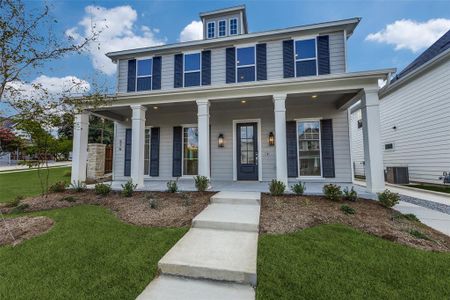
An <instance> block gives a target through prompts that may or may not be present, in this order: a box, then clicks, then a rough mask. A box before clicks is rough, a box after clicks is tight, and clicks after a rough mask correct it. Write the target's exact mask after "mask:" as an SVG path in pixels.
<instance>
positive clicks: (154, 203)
mask: <svg viewBox="0 0 450 300" xmlns="http://www.w3.org/2000/svg"><path fill="white" fill-rule="evenodd" d="M145 199H147V201H148V205H149V206H150V208H151V209H157V208H158V199H157V198H156V197H155V196H154V195H153V193H147V194H145Z"/></svg>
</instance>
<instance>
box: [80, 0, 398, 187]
mask: <svg viewBox="0 0 450 300" xmlns="http://www.w3.org/2000/svg"><path fill="white" fill-rule="evenodd" d="M200 18H201V20H202V22H203V36H204V38H203V39H202V40H197V41H189V42H182V43H176V44H167V45H162V46H156V47H148V48H138V49H129V50H123V51H117V52H111V53H108V54H107V56H108V57H109V58H111V60H112V61H113V62H114V63H116V64H117V93H116V94H115V95H113V101H112V103H111V104H110V105H108V106H107V107H101V108H96V109H93V110H91V111H86V112H84V113H81V114H79V115H77V117H76V122H75V125H76V126H75V135H74V151H73V167H72V181H73V180H75V181H76V180H81V181H82V180H84V179H85V172H86V156H87V154H86V143H87V127H88V114H89V113H94V114H96V115H99V116H102V117H105V118H109V119H112V120H114V121H115V139H114V162H113V180H114V181H125V180H129V179H132V181H133V182H134V183H136V184H138V185H139V186H141V187H144V186H145V185H146V184H150V183H151V182H152V181H156V180H164V181H167V180H170V179H174V178H178V177H181V178H192V177H193V176H195V175H203V176H207V177H208V178H210V179H211V184H212V187H213V188H214V183H215V182H233V181H244V180H246V181H270V180H272V179H278V180H280V181H283V182H285V183H286V184H287V183H288V181H293V180H295V181H298V180H301V181H305V182H309V181H312V182H320V183H327V182H336V183H351V182H352V163H351V161H352V160H351V151H350V139H349V120H348V118H349V116H348V112H347V109H348V107H350V105H352V104H353V103H355V101H357V100H359V99H361V98H362V99H363V100H362V110H363V123H364V130H365V139H364V144H365V146H366V149H368V151H367V153H366V173H367V174H366V175H367V178H368V182H367V188H368V190H369V191H372V192H374V191H380V190H382V189H383V188H384V180H383V164H382V153H381V149H380V147H374V146H373V145H379V144H380V133H379V130H380V117H379V112H378V105H379V99H378V80H379V79H385V78H386V77H387V76H388V74H389V73H392V72H393V71H394V70H392V69H388V70H375V71H363V72H347V46H346V45H347V40H348V39H349V38H350V37H351V36H352V34H353V31H354V29H355V27H356V26H357V25H358V23H359V22H360V18H352V19H346V20H338V21H332V22H325V23H319V24H311V25H303V26H298V27H291V28H284V29H277V30H270V31H263V32H256V33H250V32H249V31H248V25H247V16H246V11H245V7H244V6H238V7H232V8H226V9H220V10H216V11H212V12H206V13H201V14H200Z"/></svg>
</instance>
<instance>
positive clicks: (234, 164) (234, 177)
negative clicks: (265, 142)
mask: <svg viewBox="0 0 450 300" xmlns="http://www.w3.org/2000/svg"><path fill="white" fill-rule="evenodd" d="M239 123H256V124H257V125H256V126H257V128H258V181H262V155H261V150H262V148H261V145H262V144H261V143H262V142H261V119H242V120H233V142H232V143H233V181H237V153H236V152H237V132H236V125H237V124H239Z"/></svg>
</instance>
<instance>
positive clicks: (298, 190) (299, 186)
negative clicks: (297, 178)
mask: <svg viewBox="0 0 450 300" xmlns="http://www.w3.org/2000/svg"><path fill="white" fill-rule="evenodd" d="M291 190H292V191H293V192H294V193H295V194H297V195H303V193H304V192H305V190H306V186H305V184H304V183H303V182H298V183H296V184H294V185H293V186H291Z"/></svg>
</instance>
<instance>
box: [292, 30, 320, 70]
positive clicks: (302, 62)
mask: <svg viewBox="0 0 450 300" xmlns="http://www.w3.org/2000/svg"><path fill="white" fill-rule="evenodd" d="M295 74H296V76H297V77H300V76H312V75H317V51H316V39H315V38H314V39H307V40H299V41H295Z"/></svg>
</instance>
